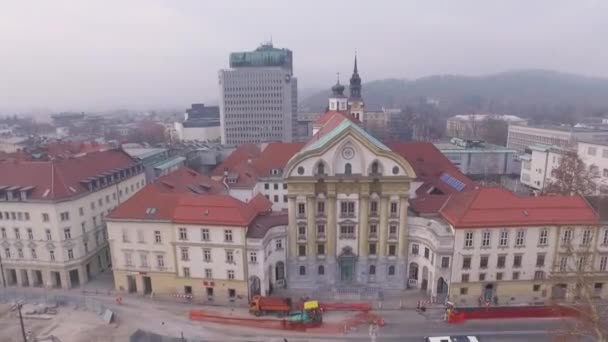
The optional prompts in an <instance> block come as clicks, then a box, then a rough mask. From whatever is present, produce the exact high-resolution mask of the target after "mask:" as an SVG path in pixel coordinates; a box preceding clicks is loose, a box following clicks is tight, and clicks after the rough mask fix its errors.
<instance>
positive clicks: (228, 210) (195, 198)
mask: <svg viewBox="0 0 608 342" xmlns="http://www.w3.org/2000/svg"><path fill="white" fill-rule="evenodd" d="M271 208H272V203H271V202H270V201H269V200H268V199H266V198H265V197H264V196H262V195H257V196H256V197H254V198H253V199H252V200H251V201H250V202H249V203H244V202H241V201H239V200H238V199H236V198H233V197H231V196H229V195H224V194H215V195H202V196H201V195H196V194H193V193H163V192H161V191H159V189H158V188H156V187H153V186H146V187H145V188H144V189H143V190H141V191H140V192H138V193H137V194H135V195H134V196H133V197H131V198H130V199H129V200H127V201H126V202H125V203H123V204H122V205H120V206H119V207H118V208H116V209H115V210H114V211H113V212H112V213H111V214H110V215H109V216H108V217H107V219H109V220H153V221H159V220H160V221H170V222H175V223H183V224H209V225H222V226H237V227H245V226H248V225H249V224H250V223H251V222H252V221H253V220H254V219H255V218H256V217H257V215H259V214H262V213H264V212H268V211H270V209H271Z"/></svg>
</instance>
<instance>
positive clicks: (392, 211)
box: [298, 200, 399, 218]
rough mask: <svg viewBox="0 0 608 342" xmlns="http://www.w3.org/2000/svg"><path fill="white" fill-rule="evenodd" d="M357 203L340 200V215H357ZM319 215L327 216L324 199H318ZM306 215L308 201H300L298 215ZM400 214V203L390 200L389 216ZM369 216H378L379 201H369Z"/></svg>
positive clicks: (345, 216)
mask: <svg viewBox="0 0 608 342" xmlns="http://www.w3.org/2000/svg"><path fill="white" fill-rule="evenodd" d="M355 205H356V203H355V202H354V201H340V217H343V218H348V217H351V218H352V217H355V216H356V213H355ZM316 214H317V216H325V202H324V201H322V200H317V211H316ZM304 215H306V203H302V202H300V203H298V216H304ZM398 215H399V203H397V202H390V204H389V216H390V217H393V218H395V217H398ZM369 216H370V217H376V216H378V201H375V200H372V201H370V202H369Z"/></svg>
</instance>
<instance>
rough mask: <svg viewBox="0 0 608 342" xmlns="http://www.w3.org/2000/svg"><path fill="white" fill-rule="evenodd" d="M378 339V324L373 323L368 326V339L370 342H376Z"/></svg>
mask: <svg viewBox="0 0 608 342" xmlns="http://www.w3.org/2000/svg"><path fill="white" fill-rule="evenodd" d="M377 337H378V323H377V322H376V321H373V322H372V324H370V325H369V338H370V339H371V342H376V338H377Z"/></svg>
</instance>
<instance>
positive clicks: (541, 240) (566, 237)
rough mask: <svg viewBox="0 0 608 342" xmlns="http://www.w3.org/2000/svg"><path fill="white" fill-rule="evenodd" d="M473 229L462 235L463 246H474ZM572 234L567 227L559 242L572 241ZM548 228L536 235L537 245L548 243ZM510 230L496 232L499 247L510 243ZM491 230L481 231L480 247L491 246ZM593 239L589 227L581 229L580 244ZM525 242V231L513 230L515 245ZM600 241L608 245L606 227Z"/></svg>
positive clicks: (518, 245)
mask: <svg viewBox="0 0 608 342" xmlns="http://www.w3.org/2000/svg"><path fill="white" fill-rule="evenodd" d="M474 236H475V232H474V231H467V232H465V235H464V248H473V247H474ZM573 236H574V230H573V229H572V228H567V229H565V230H564V231H563V233H562V236H561V238H560V242H561V244H562V245H567V244H569V243H570V242H572V238H573ZM548 237H549V230H548V229H543V230H541V231H540V233H539V235H538V241H537V244H538V246H546V245H547V244H548ZM509 238H510V232H509V230H506V229H505V230H501V231H500V232H499V233H498V246H499V247H508V246H509V245H510V241H509ZM491 239H492V232H491V231H483V232H481V247H482V248H484V247H487V248H489V247H490V246H491ZM592 241H593V231H592V230H591V229H585V230H583V232H582V234H581V239H580V244H581V245H583V246H588V245H590V244H591V242H592ZM525 242H526V231H525V230H523V229H520V230H517V231H516V232H515V241H514V243H515V244H514V245H515V247H525ZM601 243H602V244H603V245H608V229H605V230H604V232H603V235H602V240H601Z"/></svg>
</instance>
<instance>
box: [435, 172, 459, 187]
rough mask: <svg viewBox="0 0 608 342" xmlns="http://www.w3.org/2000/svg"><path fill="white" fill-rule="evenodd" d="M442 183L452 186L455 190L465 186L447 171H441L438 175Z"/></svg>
mask: <svg viewBox="0 0 608 342" xmlns="http://www.w3.org/2000/svg"><path fill="white" fill-rule="evenodd" d="M439 178H440V179H441V180H442V181H443V182H444V183H446V184H447V185H449V186H451V187H452V188H454V189H455V190H456V191H462V190H463V189H464V187H465V184H464V183H463V182H461V181H459V180H458V179H456V178H454V177H452V176H450V175H449V174H448V173H445V172H444V173H443V174H442V175H441V177H439Z"/></svg>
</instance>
